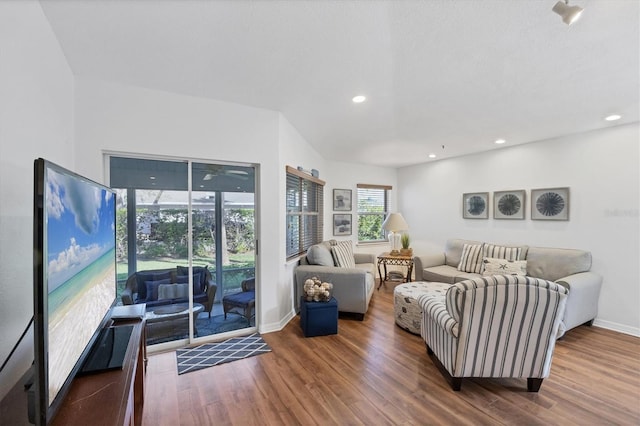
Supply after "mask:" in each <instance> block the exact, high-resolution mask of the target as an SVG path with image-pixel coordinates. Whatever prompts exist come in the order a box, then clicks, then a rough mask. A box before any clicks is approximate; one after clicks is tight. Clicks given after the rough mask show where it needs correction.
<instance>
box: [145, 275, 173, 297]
mask: <svg viewBox="0 0 640 426" xmlns="http://www.w3.org/2000/svg"><path fill="white" fill-rule="evenodd" d="M169 283H171V279H169V278H165V279H164V280H158V281H145V287H146V289H147V297H146V300H147V301H150V302H152V301H154V300H158V287H159V286H160V285H161V284H169Z"/></svg>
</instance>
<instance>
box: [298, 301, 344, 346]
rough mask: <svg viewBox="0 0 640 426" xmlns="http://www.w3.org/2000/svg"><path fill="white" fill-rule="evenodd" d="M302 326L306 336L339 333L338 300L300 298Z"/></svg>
mask: <svg viewBox="0 0 640 426" xmlns="http://www.w3.org/2000/svg"><path fill="white" fill-rule="evenodd" d="M300 326H301V327H302V333H304V336H305V337H313V336H326V335H328V334H338V301H337V300H336V298H335V297H332V298H331V299H330V300H329V301H328V302H307V301H306V300H305V298H304V297H301V298H300Z"/></svg>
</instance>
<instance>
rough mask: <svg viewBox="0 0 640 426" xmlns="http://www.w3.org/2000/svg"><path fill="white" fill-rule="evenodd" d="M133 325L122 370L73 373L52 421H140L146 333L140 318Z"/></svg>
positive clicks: (88, 422) (122, 423)
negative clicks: (65, 393) (83, 374)
mask: <svg viewBox="0 0 640 426" xmlns="http://www.w3.org/2000/svg"><path fill="white" fill-rule="evenodd" d="M125 324H131V325H134V327H133V332H132V333H131V339H130V340H129V346H128V348H127V353H126V355H125V360H124V365H123V368H122V370H112V371H105V372H101V373H97V374H90V375H86V376H80V377H76V378H75V379H74V381H73V383H72V385H71V389H69V393H68V394H67V395H66V397H65V399H64V401H63V402H62V405H61V407H60V410H59V411H58V413H57V414H56V416H55V417H54V418H53V422H52V425H76V424H77V425H92V426H98V425H118V426H119V425H141V424H142V408H143V405H144V380H145V369H146V357H147V353H146V343H145V341H146V337H145V323H144V320H118V322H115V323H114V325H125Z"/></svg>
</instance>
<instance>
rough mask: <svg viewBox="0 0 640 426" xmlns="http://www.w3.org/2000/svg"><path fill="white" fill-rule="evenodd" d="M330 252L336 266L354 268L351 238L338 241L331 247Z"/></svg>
mask: <svg viewBox="0 0 640 426" xmlns="http://www.w3.org/2000/svg"><path fill="white" fill-rule="evenodd" d="M331 254H332V255H333V260H335V263H336V266H339V267H341V268H355V267H356V261H355V259H354V257H353V245H352V243H351V240H349V241H340V242H339V243H338V244H336V245H335V246H332V247H331Z"/></svg>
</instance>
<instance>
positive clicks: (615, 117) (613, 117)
mask: <svg viewBox="0 0 640 426" xmlns="http://www.w3.org/2000/svg"><path fill="white" fill-rule="evenodd" d="M621 118H622V116H621V115H618V114H611V115H607V116H606V117H605V118H604V119H605V120H607V121H616V120H620V119H621Z"/></svg>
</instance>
